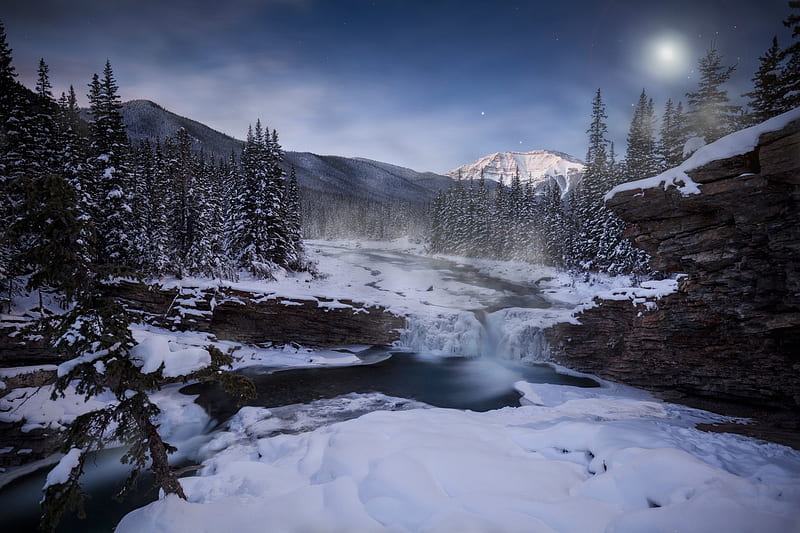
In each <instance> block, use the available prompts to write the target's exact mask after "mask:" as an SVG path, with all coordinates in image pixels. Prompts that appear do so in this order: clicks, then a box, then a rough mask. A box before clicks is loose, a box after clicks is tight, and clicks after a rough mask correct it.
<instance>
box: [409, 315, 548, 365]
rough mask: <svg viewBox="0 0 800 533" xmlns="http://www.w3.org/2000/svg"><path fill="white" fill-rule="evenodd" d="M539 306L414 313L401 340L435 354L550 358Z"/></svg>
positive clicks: (415, 349)
mask: <svg viewBox="0 0 800 533" xmlns="http://www.w3.org/2000/svg"><path fill="white" fill-rule="evenodd" d="M541 325H542V317H541V310H539V309H525V308H507V309H500V310H497V311H493V312H487V311H486V310H484V309H478V310H473V311H456V312H452V313H441V314H437V315H432V316H421V315H417V316H411V317H409V318H408V320H407V326H406V330H405V331H404V332H403V333H402V335H401V337H400V344H401V345H402V346H403V347H404V348H407V349H409V350H411V351H414V352H417V353H425V354H432V355H444V356H453V355H457V356H463V357H486V358H491V359H498V360H512V361H519V360H524V361H531V362H532V361H536V362H541V361H544V360H547V358H548V353H549V346H548V344H547V341H546V340H545V338H544V335H543V334H542V327H541Z"/></svg>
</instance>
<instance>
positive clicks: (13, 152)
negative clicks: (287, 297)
mask: <svg viewBox="0 0 800 533" xmlns="http://www.w3.org/2000/svg"><path fill="white" fill-rule="evenodd" d="M48 70H49V69H48V67H47V65H46V64H45V62H44V60H42V61H40V64H39V69H38V75H37V82H36V87H35V89H34V90H33V91H31V90H29V89H28V88H26V87H24V86H23V85H21V84H20V83H19V82H17V80H16V79H15V78H16V72H15V69H14V67H13V66H12V58H11V49H10V48H9V46H8V43H7V42H6V37H5V31H4V29H3V28H2V26H0V185H2V189H1V190H0V194H2V198H1V199H0V279H1V280H2V283H3V287H4V289H3V294H4V297H5V298H6V299H8V300H9V303H10V300H11V298H12V296H13V295H14V294H15V292H16V291H18V290H20V289H22V288H23V285H24V288H26V289H28V290H34V289H43V290H51V291H54V292H58V293H60V294H61V295H62V296H63V297H64V298H65V299H66V300H71V299H73V298H74V297H75V296H77V295H78V294H79V293H81V292H85V291H88V290H89V287H90V286H92V285H93V283H94V282H95V281H98V280H102V279H107V278H109V277H113V276H125V275H139V276H163V275H175V276H178V277H184V276H205V277H217V278H226V279H235V278H236V277H237V275H238V274H239V272H241V271H247V272H249V273H250V274H251V275H253V276H256V277H260V278H269V277H271V276H272V274H273V273H274V272H275V271H276V269H289V270H297V269H302V268H303V267H304V263H303V253H302V243H301V228H300V201H299V195H298V190H297V181H296V179H295V177H294V173H292V175H291V176H289V177H288V179H287V176H286V175H285V173H284V171H283V170H281V168H280V166H279V165H280V162H281V161H282V158H283V151H282V149H281V147H280V144H279V143H278V134H277V132H276V131H274V130H273V131H272V132H271V133H270V132H269V130H267V129H266V128H262V126H261V123H260V121H257V122H256V124H255V127H254V128H250V130H249V131H248V134H247V141H246V144H245V147H244V149H243V151H242V153H241V156H240V157H239V158H237V157H235V156H234V155H233V154H232V155H231V157H230V158H229V159H228V160H226V161H213V160H212V159H211V158H208V157H206V156H205V155H204V154H203V153H199V154H198V153H193V152H192V151H191V149H190V148H191V139H190V138H189V135H188V133H187V132H186V131H185V130H183V129H181V130H179V131H178V132H176V133H175V135H173V136H172V137H169V138H167V139H164V140H163V142H156V143H155V145H151V144H150V143H148V142H145V143H143V144H142V145H141V146H138V147H135V148H134V147H132V146H131V145H130V143H129V141H128V137H127V134H126V132H125V126H124V124H123V122H122V115H121V112H120V109H121V102H120V99H119V96H118V87H117V84H116V81H115V79H114V75H113V72H112V69H111V65H110V63H108V62H107V63H106V65H105V69H104V71H103V74H102V76H98V75H97V74H95V75H94V76H93V78H92V80H91V83H90V84H89V94H88V97H89V104H90V110H89V111H90V116H91V120H90V121H89V122H88V123H86V122H84V121H83V120H81V118H80V117H79V115H78V111H79V110H78V107H77V103H76V97H75V91H74V90H73V88H72V87H70V90H69V92H68V93H66V94H64V93H62V95H61V97H60V98H59V99H58V100H57V101H56V100H55V99H54V97H53V94H52V87H51V85H50V81H49V72H48Z"/></svg>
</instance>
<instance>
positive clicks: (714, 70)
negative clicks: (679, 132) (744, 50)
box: [686, 43, 741, 143]
mask: <svg viewBox="0 0 800 533" xmlns="http://www.w3.org/2000/svg"><path fill="white" fill-rule="evenodd" d="M697 70H698V72H699V74H700V79H699V81H698V86H697V90H696V91H692V92H687V93H686V98H687V99H688V103H689V111H688V112H687V113H686V118H687V123H688V126H689V129H690V130H691V131H692V134H693V135H694V136H697V137H702V138H703V139H705V142H706V143H711V142H714V141H716V140H717V139H719V138H721V137H724V136H725V135H727V134H729V133H731V132H732V131H734V130H735V129H736V125H737V123H738V122H739V113H740V110H741V107H740V106H737V105H732V104H731V103H730V99H729V98H728V91H727V90H726V89H724V88H723V85H724V84H725V83H726V82H727V81H728V79H730V77H731V74H732V73H733V71H734V70H736V66H735V65H734V66H730V67H726V66H723V65H722V56H721V55H720V53H719V51H717V48H716V46H715V45H714V44H713V43H712V44H711V47H710V48H709V49H708V51H707V52H706V55H705V56H703V57H701V58H700V60H699V62H698V67H697Z"/></svg>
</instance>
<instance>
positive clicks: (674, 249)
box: [546, 120, 800, 410]
mask: <svg viewBox="0 0 800 533" xmlns="http://www.w3.org/2000/svg"><path fill="white" fill-rule="evenodd" d="M686 174H688V176H689V178H691V180H693V181H694V182H695V183H696V184H698V185H699V188H700V193H699V194H688V195H685V196H684V195H683V194H682V193H681V192H680V191H679V190H678V189H677V188H676V187H665V186H663V185H661V184H657V183H656V184H652V186H649V187H647V188H642V189H629V190H622V191H620V192H617V193H616V194H615V195H614V196H613V197H611V198H610V199H608V200H607V205H608V207H610V208H611V209H612V210H613V211H615V212H616V213H618V214H619V216H620V217H622V218H623V219H624V220H625V221H626V222H628V223H629V229H628V236H629V237H630V238H632V239H633V241H634V242H635V243H636V245H637V246H639V247H640V248H642V249H644V250H645V251H647V252H648V253H649V254H650V255H651V256H652V257H653V262H652V265H653V267H654V268H656V269H658V270H662V271H667V272H682V273H686V274H687V277H685V278H684V279H683V280H682V281H681V283H680V285H679V290H678V292H677V293H674V294H671V295H668V296H666V297H665V298H663V299H661V300H659V301H657V302H655V303H649V304H646V303H639V304H633V303H632V302H631V301H606V300H603V301H598V302H597V303H598V305H597V306H596V307H594V308H592V309H588V310H586V311H585V312H583V313H582V314H580V315H578V319H579V321H580V323H581V324H580V325H575V324H559V325H557V326H555V327H554V328H551V329H550V330H547V331H546V336H547V338H548V341H549V344H550V350H551V357H552V359H553V360H554V361H557V362H559V363H561V364H564V365H566V366H569V367H571V368H575V369H578V370H582V371H587V372H591V373H594V374H598V375H600V376H603V377H606V378H610V379H613V380H617V381H622V382H625V383H629V384H633V385H636V386H640V387H645V388H649V389H652V390H662V391H671V392H678V393H681V394H686V395H690V396H696V397H706V398H715V399H723V400H732V401H736V402H743V403H749V404H751V405H754V404H760V405H769V406H775V407H781V408H789V409H793V410H796V409H797V408H798V406H800V378H799V377H798V376H800V209H798V205H800V120H795V121H793V122H790V123H789V124H788V125H786V126H785V127H783V128H781V129H780V130H779V131H773V132H769V133H764V134H762V135H761V136H760V138H759V139H758V143H757V146H756V147H755V149H754V150H752V151H748V152H747V153H742V154H738V155H735V156H733V157H727V158H724V159H722V160H718V161H713V162H710V163H708V164H705V165H703V166H700V167H699V168H696V169H693V170H687V171H686ZM655 307H657V308H655Z"/></svg>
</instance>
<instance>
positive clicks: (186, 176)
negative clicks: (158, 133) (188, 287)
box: [165, 128, 199, 277]
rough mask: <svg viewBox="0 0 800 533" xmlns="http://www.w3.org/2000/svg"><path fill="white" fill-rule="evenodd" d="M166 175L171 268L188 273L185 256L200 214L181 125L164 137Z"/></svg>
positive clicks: (188, 143)
mask: <svg viewBox="0 0 800 533" xmlns="http://www.w3.org/2000/svg"><path fill="white" fill-rule="evenodd" d="M165 151H166V154H165V155H166V178H167V181H168V183H169V192H168V204H167V220H168V222H169V230H168V232H169V242H170V245H169V256H170V269H171V270H172V272H174V273H175V275H177V276H178V277H184V276H185V275H187V274H188V273H189V272H188V269H189V264H188V262H187V258H188V256H189V253H190V249H191V247H192V246H193V244H194V242H195V228H196V225H197V221H198V218H199V207H198V200H197V194H198V191H197V176H196V175H195V171H196V167H195V165H194V161H193V157H192V141H191V139H190V138H189V133H188V132H187V131H186V129H184V128H179V129H178V130H177V131H176V132H175V135H173V136H172V137H170V138H168V139H167V140H166V141H165Z"/></svg>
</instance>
